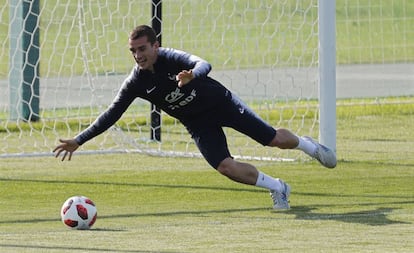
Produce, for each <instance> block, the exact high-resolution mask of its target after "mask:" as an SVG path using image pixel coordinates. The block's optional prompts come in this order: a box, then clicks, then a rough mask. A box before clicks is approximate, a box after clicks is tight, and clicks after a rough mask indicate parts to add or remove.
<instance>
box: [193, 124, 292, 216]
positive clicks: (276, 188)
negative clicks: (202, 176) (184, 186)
mask: <svg viewBox="0 0 414 253" xmlns="http://www.w3.org/2000/svg"><path fill="white" fill-rule="evenodd" d="M187 129H188V130H189V132H190V133H191V136H192V138H193V139H194V141H195V143H196V145H197V147H198V148H199V150H200V152H201V154H202V155H203V156H204V158H205V159H206V160H207V162H208V163H209V164H210V165H211V166H212V167H214V168H215V169H216V170H217V171H218V172H220V173H221V174H222V175H224V176H226V177H227V178H229V179H231V180H233V181H235V182H238V183H242V184H248V185H255V186H258V187H262V188H266V189H269V191H270V193H271V196H272V199H273V201H274V206H273V207H274V208H275V209H288V208H289V203H288V197H289V194H290V187H289V185H287V184H286V183H284V182H283V181H282V180H280V179H275V178H272V177H270V176H268V175H266V174H264V173H262V172H260V171H258V170H257V168H256V167H254V166H253V165H251V164H249V163H242V162H239V161H236V160H234V159H233V158H232V157H231V155H230V152H229V150H228V147H227V141H226V136H225V134H224V132H223V129H222V128H221V127H220V126H215V125H210V124H209V123H207V122H206V123H205V124H203V127H193V128H191V127H187Z"/></svg>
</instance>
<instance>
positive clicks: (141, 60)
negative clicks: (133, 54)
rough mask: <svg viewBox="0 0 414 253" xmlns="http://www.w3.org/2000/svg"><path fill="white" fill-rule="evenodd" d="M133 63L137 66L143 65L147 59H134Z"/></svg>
mask: <svg viewBox="0 0 414 253" xmlns="http://www.w3.org/2000/svg"><path fill="white" fill-rule="evenodd" d="M135 61H136V62H137V63H138V65H143V64H145V63H146V62H147V59H135Z"/></svg>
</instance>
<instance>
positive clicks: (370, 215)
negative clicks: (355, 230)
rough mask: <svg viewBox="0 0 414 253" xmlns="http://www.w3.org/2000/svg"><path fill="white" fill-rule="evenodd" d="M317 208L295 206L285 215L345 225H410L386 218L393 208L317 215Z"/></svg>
mask: <svg viewBox="0 0 414 253" xmlns="http://www.w3.org/2000/svg"><path fill="white" fill-rule="evenodd" d="M314 210H317V208H312V207H310V206H295V207H293V208H292V209H290V210H289V211H287V212H286V213H287V214H293V215H295V218H296V219H299V220H319V221H320V220H333V221H340V222H347V223H359V224H364V225H370V226H384V225H392V224H411V223H409V222H403V221H394V220H391V219H389V218H388V217H387V215H388V214H390V213H392V212H393V210H394V208H377V209H374V210H366V211H356V212H348V213H317V212H313V211H314Z"/></svg>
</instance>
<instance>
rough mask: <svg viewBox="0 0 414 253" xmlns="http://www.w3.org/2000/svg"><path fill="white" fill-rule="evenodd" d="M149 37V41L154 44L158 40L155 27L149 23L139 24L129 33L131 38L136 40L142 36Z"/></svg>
mask: <svg viewBox="0 0 414 253" xmlns="http://www.w3.org/2000/svg"><path fill="white" fill-rule="evenodd" d="M145 36H146V37H147V38H148V41H149V42H150V43H151V45H153V44H154V43H155V42H156V41H157V35H156V34H155V31H154V29H152V28H151V27H150V26H147V25H139V26H137V27H135V28H134V30H132V31H131V33H130V34H129V39H130V40H136V39H138V38H141V37H145Z"/></svg>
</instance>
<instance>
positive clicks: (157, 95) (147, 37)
mask: <svg viewBox="0 0 414 253" xmlns="http://www.w3.org/2000/svg"><path fill="white" fill-rule="evenodd" d="M128 44H129V50H130V51H131V54H132V56H133V58H134V60H135V62H136V65H135V67H134V68H133V70H132V71H131V73H130V75H129V76H128V77H127V78H126V79H125V81H124V82H123V84H122V87H121V88H120V90H119V92H118V94H117V96H116V97H115V99H114V100H113V102H112V104H111V105H110V106H109V107H108V108H107V109H106V111H104V112H103V113H102V114H101V115H100V116H99V117H98V118H97V119H96V120H95V121H94V122H93V123H92V124H91V125H90V126H89V127H88V128H86V129H85V130H83V131H82V132H80V133H79V134H78V135H77V136H75V137H74V138H72V139H60V142H61V143H60V144H59V145H57V146H56V148H55V149H54V150H53V152H55V156H56V157H59V155H60V154H62V161H64V160H65V159H66V158H67V159H68V160H71V157H72V154H73V152H74V151H75V150H77V149H78V148H79V146H80V145H82V144H84V143H85V142H86V141H88V140H90V139H92V138H94V137H95V136H97V135H99V134H101V133H102V132H104V131H105V130H107V129H108V128H109V127H111V126H112V125H113V124H115V122H116V121H117V120H118V119H119V118H120V117H121V115H122V114H123V113H124V112H125V111H126V110H127V108H128V106H129V105H130V104H131V103H132V102H133V101H134V99H135V98H137V97H139V98H142V99H145V100H148V101H150V102H151V103H153V104H155V105H157V106H158V107H159V108H161V109H162V110H163V111H164V112H166V113H168V114H169V115H171V116H172V117H175V118H177V119H178V120H179V121H180V122H181V123H182V124H184V126H185V127H186V128H187V130H188V132H189V133H190V134H191V137H192V138H193V140H194V141H195V143H196V145H197V147H198V148H199V150H200V152H201V154H202V155H203V157H204V158H205V159H206V160H207V162H208V163H209V164H210V165H211V166H212V167H213V168H215V169H216V170H217V171H218V172H220V173H221V174H222V175H224V176H226V177H228V178H229V179H231V180H233V181H235V182H239V183H243V184H248V185H254V186H257V187H262V188H266V189H269V191H270V195H271V197H272V199H273V208H274V209H289V201H288V198H289V194H290V186H289V185H288V184H287V183H285V182H284V181H283V180H281V179H279V178H273V177H271V176H269V175H266V174H265V173H263V172H261V171H258V170H257V169H256V167H254V166H253V165H251V164H249V163H243V162H239V161H236V160H234V159H233V158H232V156H231V154H230V151H229V149H228V146H227V141H226V136H225V134H224V132H223V127H231V128H233V129H235V130H237V131H239V132H241V133H243V134H245V135H247V136H249V137H250V138H252V139H254V140H255V141H257V142H258V143H260V144H262V145H265V146H270V147H278V148H280V149H298V150H301V151H303V152H305V153H306V154H308V155H310V156H311V157H313V158H315V159H316V160H318V161H319V162H320V163H321V164H322V165H323V166H325V167H327V168H334V167H335V166H336V154H335V153H334V152H333V151H332V150H330V149H329V148H327V147H325V146H323V145H321V144H319V143H317V142H316V141H315V140H313V139H312V138H310V137H299V136H297V135H295V134H293V133H292V132H291V131H289V130H288V129H284V128H279V129H277V130H276V129H275V128H273V127H272V126H271V125H269V124H268V123H266V122H265V121H263V120H262V119H261V118H260V117H259V116H258V115H257V114H256V113H255V112H253V111H252V110H251V109H250V108H249V107H247V106H246V105H245V104H244V103H243V102H242V101H241V100H240V99H239V98H238V97H237V96H236V95H235V94H234V93H232V92H231V91H230V90H228V89H227V88H226V87H224V86H223V85H222V84H221V83H220V82H218V81H216V80H214V79H212V78H210V77H209V76H208V73H209V72H210V70H211V65H210V64H209V63H208V62H207V61H205V60H203V59H202V58H200V57H198V56H195V55H192V54H189V53H187V52H183V51H180V50H176V49H170V48H162V47H160V46H159V42H158V41H157V38H156V34H155V32H154V30H153V29H152V28H151V27H149V26H146V25H140V26H137V27H136V28H135V29H133V30H132V31H131V33H130V35H129V40H128Z"/></svg>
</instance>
